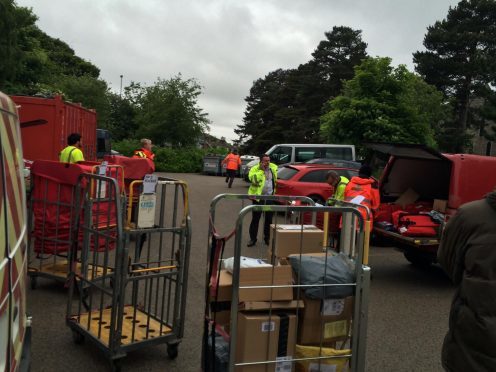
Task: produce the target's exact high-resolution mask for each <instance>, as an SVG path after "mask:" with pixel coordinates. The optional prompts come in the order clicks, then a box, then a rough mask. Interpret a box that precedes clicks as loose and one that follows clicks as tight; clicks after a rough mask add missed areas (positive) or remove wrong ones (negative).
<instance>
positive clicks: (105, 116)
mask: <svg viewBox="0 0 496 372" xmlns="http://www.w3.org/2000/svg"><path fill="white" fill-rule="evenodd" d="M53 87H54V88H55V89H56V90H57V91H59V92H61V93H63V95H64V98H65V99H66V100H68V101H72V102H74V103H81V104H82V105H83V106H84V107H86V108H91V109H94V110H96V113H97V119H98V127H99V128H107V127H108V120H109V115H110V102H109V97H108V94H107V93H108V86H107V83H106V82H105V81H103V80H100V79H96V78H94V77H92V76H89V75H82V76H75V75H70V76H65V75H61V76H60V77H59V80H58V81H57V82H54V83H53Z"/></svg>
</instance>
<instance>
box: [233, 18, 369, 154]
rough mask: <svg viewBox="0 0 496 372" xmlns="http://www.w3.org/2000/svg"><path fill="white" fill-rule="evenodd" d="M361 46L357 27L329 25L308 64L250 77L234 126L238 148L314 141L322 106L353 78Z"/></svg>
mask: <svg viewBox="0 0 496 372" xmlns="http://www.w3.org/2000/svg"><path fill="white" fill-rule="evenodd" d="M366 47H367V44H366V43H365V42H363V41H362V39H361V31H359V30H353V29H351V28H349V27H344V26H341V27H334V28H333V29H332V31H330V32H326V33H325V39H324V40H322V41H321V42H320V43H319V45H318V46H317V48H316V49H315V51H314V52H313V54H312V59H311V60H310V61H309V62H307V63H305V64H302V65H300V66H299V67H298V68H297V69H291V70H282V69H278V70H276V71H273V72H271V73H269V74H267V75H266V76H265V77H264V78H262V79H258V80H257V81H255V82H254V83H253V86H252V88H251V89H250V94H249V96H248V97H246V99H245V100H246V103H247V108H246V111H245V116H244V119H243V124H241V125H239V126H238V127H237V129H236V130H235V133H236V134H238V135H239V136H240V142H242V143H243V142H244V146H243V150H244V151H250V152H261V151H265V150H267V149H268V148H269V147H270V146H271V145H273V144H274V143H281V142H282V141H285V142H302V143H311V142H315V141H317V140H318V139H319V128H320V115H321V114H322V106H323V104H324V103H325V102H327V101H328V100H329V99H330V98H332V97H334V96H336V95H338V94H339V92H340V90H341V88H342V84H343V83H342V82H343V80H346V79H349V78H351V77H352V76H353V66H355V65H356V64H358V63H360V61H361V60H362V59H363V58H365V57H366V56H367V54H366Z"/></svg>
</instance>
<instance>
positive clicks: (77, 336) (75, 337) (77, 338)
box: [72, 330, 84, 345]
mask: <svg viewBox="0 0 496 372" xmlns="http://www.w3.org/2000/svg"><path fill="white" fill-rule="evenodd" d="M72 341H74V343H75V344H78V345H81V344H82V343H84V336H83V335H82V334H81V333H79V332H78V331H74V330H73V331H72Z"/></svg>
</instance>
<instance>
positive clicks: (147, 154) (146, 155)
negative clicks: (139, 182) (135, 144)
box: [133, 149, 155, 160]
mask: <svg viewBox="0 0 496 372" xmlns="http://www.w3.org/2000/svg"><path fill="white" fill-rule="evenodd" d="M154 157H155V154H154V153H153V152H151V151H149V150H147V149H139V150H136V151H135V152H134V154H133V158H143V159H150V160H153V158H154Z"/></svg>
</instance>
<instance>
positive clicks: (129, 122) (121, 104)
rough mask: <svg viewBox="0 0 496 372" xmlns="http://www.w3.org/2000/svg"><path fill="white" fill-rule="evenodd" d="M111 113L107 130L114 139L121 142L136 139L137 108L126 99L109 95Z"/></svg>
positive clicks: (113, 94) (112, 94)
mask: <svg viewBox="0 0 496 372" xmlns="http://www.w3.org/2000/svg"><path fill="white" fill-rule="evenodd" d="M108 100H109V104H110V112H109V117H108V121H107V126H106V128H107V129H108V130H110V133H111V134H112V139H113V140H116V141H120V140H123V139H126V138H136V131H137V129H138V123H137V122H136V106H135V105H133V104H132V102H131V101H130V100H129V99H127V98H126V97H124V98H123V97H121V96H119V95H118V94H115V93H111V92H109V93H108Z"/></svg>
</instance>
